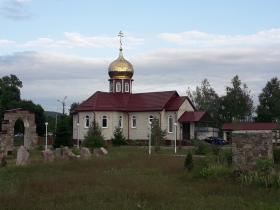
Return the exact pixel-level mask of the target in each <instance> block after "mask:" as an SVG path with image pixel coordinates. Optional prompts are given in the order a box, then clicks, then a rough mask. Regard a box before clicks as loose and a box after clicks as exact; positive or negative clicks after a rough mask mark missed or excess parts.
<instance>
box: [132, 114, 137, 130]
mask: <svg viewBox="0 0 280 210" xmlns="http://www.w3.org/2000/svg"><path fill="white" fill-rule="evenodd" d="M133 122H135V125H134V123H133ZM136 127H137V117H136V116H135V115H132V116H131V128H136Z"/></svg>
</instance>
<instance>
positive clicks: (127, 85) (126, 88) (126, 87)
mask: <svg viewBox="0 0 280 210" xmlns="http://www.w3.org/2000/svg"><path fill="white" fill-rule="evenodd" d="M124 91H125V92H126V93H128V92H129V84H128V83H125V85H124Z"/></svg>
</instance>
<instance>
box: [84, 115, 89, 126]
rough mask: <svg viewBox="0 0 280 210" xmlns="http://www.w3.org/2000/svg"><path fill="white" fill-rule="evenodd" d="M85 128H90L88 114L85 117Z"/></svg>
mask: <svg viewBox="0 0 280 210" xmlns="http://www.w3.org/2000/svg"><path fill="white" fill-rule="evenodd" d="M85 128H89V116H88V115H87V116H86V118H85Z"/></svg>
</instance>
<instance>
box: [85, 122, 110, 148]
mask: <svg viewBox="0 0 280 210" xmlns="http://www.w3.org/2000/svg"><path fill="white" fill-rule="evenodd" d="M83 145H84V146H86V147H88V148H91V149H93V148H100V147H104V146H105V141H104V137H103V136H102V133H101V129H100V127H99V125H98V123H97V122H96V121H95V120H94V121H93V122H92V125H91V126H90V128H89V130H88V132H87V135H86V136H85V140H84V142H83Z"/></svg>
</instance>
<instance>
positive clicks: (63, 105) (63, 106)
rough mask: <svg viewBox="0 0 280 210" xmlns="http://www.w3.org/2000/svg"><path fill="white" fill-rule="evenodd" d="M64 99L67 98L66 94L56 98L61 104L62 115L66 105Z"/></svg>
mask: <svg viewBox="0 0 280 210" xmlns="http://www.w3.org/2000/svg"><path fill="white" fill-rule="evenodd" d="M66 99H67V96H64V98H63V99H62V100H59V99H57V101H58V102H59V103H61V105H62V114H63V115H64V114H65V106H66V104H65V101H66Z"/></svg>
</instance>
